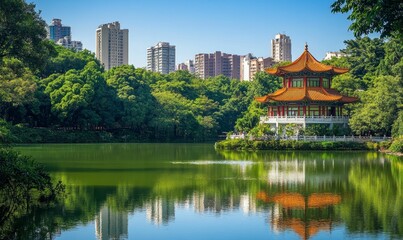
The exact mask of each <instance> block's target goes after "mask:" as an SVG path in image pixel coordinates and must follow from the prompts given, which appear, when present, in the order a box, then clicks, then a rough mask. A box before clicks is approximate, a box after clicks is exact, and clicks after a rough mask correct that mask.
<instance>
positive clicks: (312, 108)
mask: <svg viewBox="0 0 403 240" xmlns="http://www.w3.org/2000/svg"><path fill="white" fill-rule="evenodd" d="M319 115H320V114H319V106H310V108H309V116H319Z"/></svg>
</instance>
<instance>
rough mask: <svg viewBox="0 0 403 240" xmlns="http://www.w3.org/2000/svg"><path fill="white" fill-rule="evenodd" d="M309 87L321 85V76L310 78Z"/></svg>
mask: <svg viewBox="0 0 403 240" xmlns="http://www.w3.org/2000/svg"><path fill="white" fill-rule="evenodd" d="M308 87H319V78H308Z"/></svg>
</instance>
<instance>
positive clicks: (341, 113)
mask: <svg viewBox="0 0 403 240" xmlns="http://www.w3.org/2000/svg"><path fill="white" fill-rule="evenodd" d="M340 116H343V106H340Z"/></svg>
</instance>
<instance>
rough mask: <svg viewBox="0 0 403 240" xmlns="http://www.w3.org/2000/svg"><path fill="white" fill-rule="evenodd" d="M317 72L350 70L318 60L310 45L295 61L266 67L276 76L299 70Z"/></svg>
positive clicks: (332, 73) (333, 73) (330, 72)
mask: <svg viewBox="0 0 403 240" xmlns="http://www.w3.org/2000/svg"><path fill="white" fill-rule="evenodd" d="M303 71H308V72H315V73H328V74H331V75H338V74H342V73H346V72H348V69H347V68H339V67H333V66H329V65H325V64H323V63H320V62H319V61H318V60H316V59H315V58H314V57H313V56H312V54H311V53H310V52H309V51H308V45H305V51H304V52H303V53H302V54H301V56H300V57H299V58H298V59H297V60H295V61H294V62H292V63H290V64H288V65H285V66H280V67H275V68H269V69H266V72H267V73H269V74H272V75H276V76H284V75H286V74H289V73H298V72H303Z"/></svg>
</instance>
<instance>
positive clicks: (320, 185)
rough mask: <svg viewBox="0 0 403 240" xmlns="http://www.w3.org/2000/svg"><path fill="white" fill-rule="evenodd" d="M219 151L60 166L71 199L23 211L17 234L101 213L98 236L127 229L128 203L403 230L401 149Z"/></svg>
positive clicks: (276, 226) (157, 220) (137, 208)
mask: <svg viewBox="0 0 403 240" xmlns="http://www.w3.org/2000/svg"><path fill="white" fill-rule="evenodd" d="M219 154H220V155H221V156H222V158H223V159H224V160H208V161H207V160H205V159H204V158H202V157H198V158H196V159H200V160H195V161H183V162H181V163H180V164H178V163H173V161H169V162H164V163H157V164H160V165H159V166H157V165H155V166H153V165H152V164H151V163H150V165H149V166H147V168H146V167H144V166H143V165H142V166H141V167H142V169H143V170H142V171H140V170H136V171H135V170H133V166H132V168H131V169H129V170H127V171H126V170H119V171H117V170H114V171H115V172H114V171H88V172H77V171H72V172H69V171H65V172H57V173H54V174H55V175H57V179H62V181H63V182H64V183H65V184H66V193H67V196H66V198H65V199H64V202H63V203H62V204H60V205H55V206H47V207H46V208H35V209H34V210H33V211H32V212H30V213H29V214H27V215H25V216H23V217H21V218H19V219H18V220H17V221H16V222H15V224H13V226H12V228H13V229H14V230H15V232H16V233H15V236H16V237H15V238H18V239H42V238H53V237H54V236H55V235H57V234H59V233H61V232H62V231H64V230H66V229H70V228H73V227H75V226H77V225H81V224H86V223H89V222H93V221H95V225H96V231H95V232H96V236H97V238H98V239H108V238H127V237H129V236H128V231H127V224H128V223H127V222H128V214H129V213H136V212H144V213H145V219H144V221H148V222H150V223H151V224H155V225H169V224H170V223H172V222H173V221H175V214H177V212H178V208H184V209H189V210H190V211H194V212H195V213H199V214H207V213H208V214H211V213H213V214H215V215H221V214H223V213H226V212H230V211H240V212H243V213H245V214H255V213H256V212H265V213H266V214H267V216H268V223H269V224H270V229H271V230H272V231H274V232H278V233H279V234H281V233H282V232H284V231H286V230H292V231H294V232H295V233H296V234H297V235H299V236H300V237H301V238H302V239H308V238H310V237H312V236H314V235H315V234H317V233H318V232H319V231H325V232H331V231H332V229H333V228H334V226H335V225H339V226H340V225H346V227H347V230H348V231H349V232H350V233H362V232H366V233H368V232H370V233H374V234H375V233H379V232H387V233H388V234H390V235H391V236H397V237H402V236H403V229H402V227H403V226H402V222H403V221H402V220H403V219H402V216H403V212H402V203H401V202H402V201H401V199H403V198H402V197H403V196H402V183H403V178H402V173H403V172H402V171H403V170H402V169H403V167H402V166H403V165H402V163H401V160H399V159H397V160H393V159H392V160H389V159H388V158H380V157H379V156H380V155H378V153H375V154H374V153H367V154H363V153H359V154H358V153H357V154H352V153H348V154H346V153H342V152H340V153H337V152H335V153H324V152H317V153H315V152H297V153H295V152H263V151H262V152H250V153H248V152H220V153H219ZM150 169H151V170H150ZM108 178H109V179H108ZM94 234H95V233H94Z"/></svg>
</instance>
